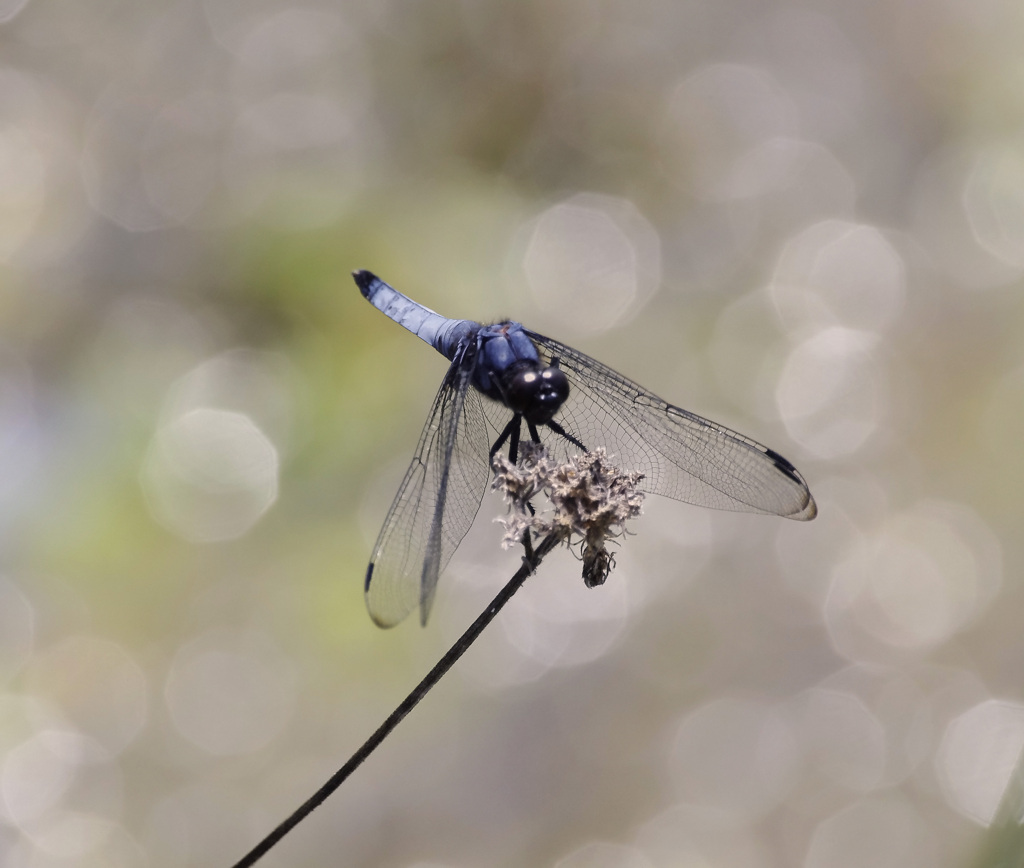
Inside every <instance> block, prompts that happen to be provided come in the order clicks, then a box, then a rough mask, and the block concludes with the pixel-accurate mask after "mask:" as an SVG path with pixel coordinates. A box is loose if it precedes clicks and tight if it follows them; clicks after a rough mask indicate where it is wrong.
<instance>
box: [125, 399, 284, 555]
mask: <svg viewBox="0 0 1024 868" xmlns="http://www.w3.org/2000/svg"><path fill="white" fill-rule="evenodd" d="M277 476H278V455H277V450H276V449H275V448H274V444H273V443H271V442H270V440H269V439H268V438H267V436H266V435H265V434H264V433H263V432H262V431H261V430H260V429H259V428H258V427H257V426H256V424H255V423H254V422H253V421H252V419H250V418H249V417H248V416H246V415H244V414H242V413H234V412H231V411H228V410H219V409H214V408H208V407H201V408H197V409H195V410H190V411H188V412H186V413H183V414H182V415H180V416H178V417H177V418H175V419H172V420H170V421H169V422H168V423H166V424H165V425H163V426H162V427H161V428H160V430H159V431H158V432H157V435H156V438H155V440H154V442H153V444H152V446H151V448H150V452H149V455H148V457H147V460H146V464H145V466H144V468H143V475H142V482H143V486H144V488H145V491H146V494H147V498H148V502H149V505H150V508H151V510H152V512H153V516H154V517H155V518H156V519H157V521H159V522H160V523H161V524H163V525H164V526H165V527H166V528H167V529H168V530H171V531H173V532H175V533H177V534H179V535H181V536H182V537H184V538H185V539H189V540H193V541H195V542H214V541H218V540H227V539H235V538H236V537H239V536H241V535H242V534H244V533H246V532H247V531H248V530H249V529H250V528H252V526H253V525H254V524H255V523H256V522H257V521H258V520H259V518H260V517H261V516H262V515H263V514H264V513H265V512H266V511H267V510H268V509H270V507H271V506H272V505H273V503H274V501H275V500H276V499H277Z"/></svg>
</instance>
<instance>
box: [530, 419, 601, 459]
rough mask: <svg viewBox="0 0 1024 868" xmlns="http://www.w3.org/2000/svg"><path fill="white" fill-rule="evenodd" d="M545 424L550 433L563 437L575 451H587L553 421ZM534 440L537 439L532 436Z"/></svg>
mask: <svg viewBox="0 0 1024 868" xmlns="http://www.w3.org/2000/svg"><path fill="white" fill-rule="evenodd" d="M545 424H546V425H547V426H548V428H550V429H551V430H552V431H554V432H555V433H556V434H557V435H558V436H559V437H564V438H565V439H566V440H568V441H569V442H570V443H571V444H572V445H573V446H575V447H576V448H577V449H582V450H583V451H584V452H586V451H587V447H586V446H584V445H583V444H582V443H580V441H579V440H577V439H576V438H575V437H573V436H572V434H570V433H569V432H568V431H566V430H565V429H564V428H563V427H562V426H561V425H559V424H558V423H557V422H556V421H555V420H554V419H552V420H551V421H550V422H546V423H545ZM530 433H531V434H534V435H535V432H532V431H531V432H530ZM534 439H537V438H536V435H535V436H534Z"/></svg>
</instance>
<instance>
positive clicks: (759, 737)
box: [670, 699, 799, 821]
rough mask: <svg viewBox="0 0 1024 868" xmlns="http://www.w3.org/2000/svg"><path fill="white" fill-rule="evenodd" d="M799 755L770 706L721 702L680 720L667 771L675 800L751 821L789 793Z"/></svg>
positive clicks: (742, 702) (781, 719)
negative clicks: (674, 789) (671, 780)
mask: <svg viewBox="0 0 1024 868" xmlns="http://www.w3.org/2000/svg"><path fill="white" fill-rule="evenodd" d="M798 757H799V751H798V748H797V744H796V740H795V738H794V736H793V733H792V731H791V729H790V726H789V724H788V723H787V722H786V721H785V720H784V718H783V717H782V715H781V714H779V713H778V711H776V710H775V709H774V708H772V707H771V706H768V705H765V704H763V703H760V702H756V701H753V700H746V699H720V700H716V701H715V702H711V703H708V704H707V705H705V706H703V707H702V708H699V709H697V710H696V711H694V712H693V713H691V714H690V715H688V716H687V717H686V719H685V720H683V722H682V724H681V725H680V727H679V732H678V734H677V735H676V741H675V747H674V749H673V751H672V757H671V766H670V768H671V771H672V778H673V780H674V781H675V787H676V791H677V792H678V794H679V796H680V798H682V799H684V800H685V801H687V802H690V803H692V804H695V805H702V806H704V807H707V808H714V809H717V810H720V811H724V812H726V813H728V814H731V815H733V816H735V817H737V818H738V819H741V820H744V821H753V820H756V819H757V818H758V817H761V816H764V814H766V813H767V812H768V811H770V810H771V809H772V808H773V807H775V806H776V805H777V804H778V803H779V802H780V801H781V800H782V799H783V798H784V797H785V795H786V793H788V792H789V790H790V788H791V786H792V784H793V782H794V775H795V772H796V763H797V760H798Z"/></svg>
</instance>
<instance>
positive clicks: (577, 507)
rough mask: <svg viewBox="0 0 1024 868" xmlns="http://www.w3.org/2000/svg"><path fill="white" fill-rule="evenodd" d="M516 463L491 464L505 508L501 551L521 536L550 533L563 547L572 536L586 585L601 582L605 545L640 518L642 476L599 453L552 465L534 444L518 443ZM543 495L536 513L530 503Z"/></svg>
mask: <svg viewBox="0 0 1024 868" xmlns="http://www.w3.org/2000/svg"><path fill="white" fill-rule="evenodd" d="M520 451H521V453H522V457H521V460H520V462H519V464H512V463H511V462H510V461H508V460H507V459H506V458H504V457H503V456H501V455H496V456H495V457H494V461H493V469H494V483H493V488H495V489H496V490H500V491H501V492H502V493H503V494H504V496H505V500H506V502H507V503H508V504H509V516H508V518H504V519H499V521H501V523H502V524H503V525H504V527H505V537H504V539H503V541H502V544H503V545H504V547H505V548H508V547H509V546H512V545H516V544H517V543H520V542H522V540H523V534H525V533H530V534H532V535H533V536H535V537H542V536H547V535H548V534H550V533H554V534H557V535H559V536H561V537H562V538H563V539H564V540H565V541H566V542H567V543H568V544H569V545H572V544H573V542H574V538H576V539H578V540H579V541H580V542H581V545H582V559H583V580H584V582H586V584H587V587H590V588H592V587H594V586H595V585H600V584H603V583H604V580H605V579H606V578H607V577H608V574H609V573H610V572H611V569H612V567H613V566H614V558H613V556H612V554H611V553H610V552H609V551H608V549H607V547H606V544H607V543H608V542H609V541H610V540H613V539H616V538H617V537H619V536H622V535H623V534H624V533H625V532H626V527H625V524H626V521H627V519H630V518H635V517H636V516H638V515H640V511H641V506H642V504H643V498H644V496H643V492H641V491H640V490H639V488H638V485H639V483H640V480H642V479H643V474H640V473H623V472H622V471H620V470H619V468H617V467H615V466H614V465H612V464H611V463H609V462H608V459H607V456H606V454H605V451H604V449H601V448H599V449H595V450H594V451H593V452H587V453H586V454H585V455H578V456H575V457H573V458H571V459H570V460H569V461H568V462H567V463H565V464H555V463H554V462H552V461H551V459H550V458H548V455H547V452H546V451H545V449H544V447H543V446H542V445H540V444H539V443H527V444H523V445H522V446H521V448H520ZM541 493H543V494H544V495H545V496H546V497H547V499H548V501H549V502H550V504H551V507H550V509H547V510H544V511H541V512H536V511H535V510H534V506H533V504H532V502H531V501H532V499H533V498H535V497H537V496H538V495H540V494H541Z"/></svg>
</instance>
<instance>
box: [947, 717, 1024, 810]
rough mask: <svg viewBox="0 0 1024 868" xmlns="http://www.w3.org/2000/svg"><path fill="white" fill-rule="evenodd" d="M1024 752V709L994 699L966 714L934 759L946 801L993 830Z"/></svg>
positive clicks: (956, 722) (950, 728) (951, 726)
mask: <svg viewBox="0 0 1024 868" xmlns="http://www.w3.org/2000/svg"><path fill="white" fill-rule="evenodd" d="M1022 751H1024V705H1021V704H1020V703H1013V702H1000V701H998V700H995V699H990V700H988V701H986V702H982V703H980V704H979V705H976V706H974V707H973V708H971V709H970V710H968V711H965V712H964V713H963V714H961V715H960V716H958V717H957V718H955V719H954V720H953V721H952V722H950V724H949V726H948V727H947V728H946V732H945V735H944V736H943V738H942V744H941V746H940V747H939V751H938V755H937V756H936V758H935V764H936V769H937V771H938V775H939V780H940V781H941V782H942V789H943V792H944V793H945V795H946V801H947V802H949V804H950V806H951V807H953V808H954V809H955V810H957V811H959V812H960V813H961V814H963V815H964V816H966V817H969V818H970V819H972V820H974V821H975V822H976V823H979V824H980V825H982V826H987V825H989V824H990V823H991V822H992V821H993V820H994V819H995V816H996V811H997V809H998V807H999V802H1000V800H1001V799H1002V797H1003V793H1004V792H1005V791H1006V787H1007V785H1008V784H1009V782H1010V780H1011V778H1012V777H1013V775H1014V769H1015V768H1016V766H1017V763H1018V761H1019V759H1020V756H1021V752H1022ZM1007 819H1011V820H1013V821H1014V822H1019V820H1020V818H1019V817H1012V818H1007Z"/></svg>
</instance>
